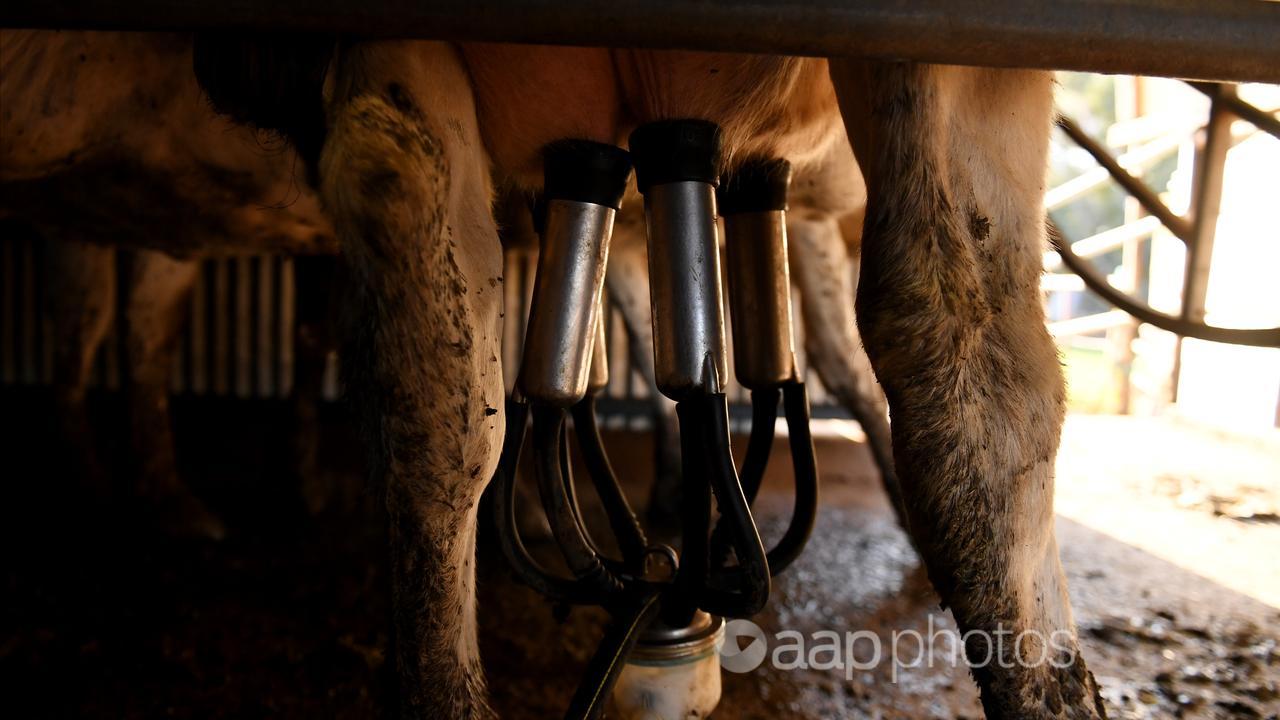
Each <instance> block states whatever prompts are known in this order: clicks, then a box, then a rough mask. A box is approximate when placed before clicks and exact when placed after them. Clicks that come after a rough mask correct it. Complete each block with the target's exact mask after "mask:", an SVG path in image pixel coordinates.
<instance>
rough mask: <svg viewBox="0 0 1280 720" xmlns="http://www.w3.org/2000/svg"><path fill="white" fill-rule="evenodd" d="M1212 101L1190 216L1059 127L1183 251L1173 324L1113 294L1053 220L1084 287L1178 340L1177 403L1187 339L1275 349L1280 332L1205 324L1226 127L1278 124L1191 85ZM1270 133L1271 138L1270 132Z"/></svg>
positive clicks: (1230, 92) (1230, 90) (1079, 134)
mask: <svg viewBox="0 0 1280 720" xmlns="http://www.w3.org/2000/svg"><path fill="white" fill-rule="evenodd" d="M1191 86H1192V87H1194V88H1195V89H1196V90H1199V91H1200V92H1202V93H1204V94H1205V95H1207V96H1208V97H1209V99H1210V106H1209V121H1208V124H1207V125H1206V126H1205V129H1204V138H1203V141H1202V142H1201V143H1199V146H1198V147H1197V149H1196V160H1195V178H1194V186H1193V189H1192V200H1191V202H1192V207H1191V209H1190V212H1189V213H1188V215H1187V217H1183V216H1179V215H1178V214H1176V213H1174V212H1173V211H1172V210H1170V209H1169V208H1168V206H1167V205H1165V204H1164V202H1163V201H1162V200H1160V198H1159V197H1158V196H1157V195H1156V193H1155V192H1154V191H1152V190H1151V188H1150V187H1148V186H1147V184H1146V183H1145V182H1143V181H1142V180H1141V179H1139V178H1136V177H1134V176H1133V175H1131V174H1129V172H1128V171H1127V170H1125V169H1124V168H1123V167H1121V166H1120V163H1119V162H1117V161H1116V159H1115V158H1114V157H1112V156H1111V153H1110V152H1109V151H1108V150H1107V149H1106V148H1105V147H1103V145H1102V144H1101V143H1099V142H1097V141H1096V140H1094V139H1093V138H1091V137H1089V135H1088V134H1087V133H1085V132H1084V130H1082V129H1081V128H1080V127H1079V126H1078V125H1076V124H1075V123H1074V122H1073V121H1071V120H1070V119H1069V118H1066V117H1061V116H1060V117H1058V119H1057V125H1058V127H1059V128H1060V129H1062V131H1063V132H1065V133H1066V134H1067V136H1068V137H1069V138H1071V140H1072V141H1074V142H1075V143H1076V144H1077V145H1079V146H1080V147H1081V148H1083V149H1084V150H1085V151H1086V152H1088V153H1089V154H1090V155H1091V156H1093V159H1094V160H1096V161H1097V162H1098V164H1099V165H1101V166H1102V167H1103V168H1105V169H1106V170H1107V172H1108V173H1109V174H1110V175H1111V177H1112V179H1114V180H1115V181H1116V182H1117V183H1118V184H1119V185H1120V186H1121V187H1123V188H1124V189H1125V190H1126V191H1127V192H1128V193H1129V194H1130V195H1132V196H1133V197H1134V199H1136V200H1137V201H1138V202H1139V203H1140V204H1141V205H1142V207H1143V208H1144V209H1145V210H1146V211H1147V212H1148V213H1150V214H1151V215H1152V216H1154V217H1156V218H1157V219H1158V220H1159V221H1160V223H1161V224H1162V225H1164V226H1165V227H1166V228H1168V229H1169V231H1170V232H1171V233H1173V234H1174V236H1175V237H1177V238H1178V239H1180V240H1182V242H1183V243H1185V244H1186V246H1187V263H1186V272H1185V274H1184V276H1183V281H1182V306H1181V309H1180V313H1179V315H1178V317H1174V316H1172V315H1166V314H1164V313H1161V312H1158V311H1156V310H1154V309H1153V308H1151V306H1149V305H1147V304H1146V303H1142V302H1139V301H1137V300H1134V299H1132V298H1130V297H1129V296H1127V295H1125V294H1124V293H1122V292H1120V291H1119V290H1116V289H1115V288H1114V287H1112V286H1111V284H1110V283H1109V282H1107V280H1106V278H1104V277H1103V276H1102V274H1101V273H1099V272H1097V271H1096V270H1094V269H1093V267H1092V266H1091V265H1089V263H1088V261H1087V260H1084V259H1083V258H1081V257H1079V256H1078V255H1077V254H1076V253H1075V251H1074V249H1073V248H1072V246H1071V243H1070V242H1068V241H1067V240H1066V238H1065V237H1063V236H1062V234H1061V232H1060V231H1059V230H1058V229H1057V227H1056V226H1055V225H1054V224H1053V223H1052V222H1051V221H1050V223H1049V227H1050V242H1051V244H1052V246H1053V249H1054V250H1056V251H1057V252H1058V254H1059V256H1061V258H1062V263H1063V265H1065V266H1066V267H1067V269H1069V270H1070V271H1071V272H1073V273H1075V274H1076V275H1078V276H1079V277H1080V279H1081V280H1083V281H1084V283H1085V285H1086V286H1087V287H1088V288H1089V289H1090V290H1092V291H1093V292H1094V293H1096V294H1097V295H1099V296H1100V297H1102V299H1104V300H1106V301H1107V302H1109V303H1111V304H1112V305H1114V306H1115V307H1117V308H1120V309H1121V310H1124V311H1125V312H1127V313H1129V314H1130V315H1132V316H1134V317H1135V318H1137V319H1138V320H1140V321H1141V322H1145V323H1149V324H1151V325H1154V326H1156V327H1158V328H1160V329H1162V330H1167V331H1169V332H1172V333H1174V334H1176V335H1177V336H1178V338H1177V347H1176V350H1175V352H1174V365H1173V373H1172V375H1173V388H1174V390H1173V400H1174V401H1176V400H1177V386H1178V377H1179V375H1180V374H1181V366H1182V340H1183V338H1186V337H1191V338H1197V339H1200V340H1212V341H1215V342H1223V343H1231V344H1236V345H1252V346H1255V347H1280V328H1270V329H1257V330H1254V329H1235V328H1219V327H1213V326H1211V325H1207V324H1205V322H1204V311H1205V308H1204V305H1205V298H1206V296H1207V294H1208V282H1209V267H1210V265H1211V263H1212V260H1213V241H1214V234H1215V230H1216V228H1217V223H1218V206H1219V205H1220V203H1221V200H1222V181H1223V174H1224V171H1225V168H1226V160H1227V151H1228V150H1229V149H1230V148H1231V144H1232V138H1231V123H1232V121H1233V120H1234V119H1235V118H1237V117H1239V118H1241V119H1244V120H1247V121H1249V122H1251V123H1253V124H1254V125H1255V126H1257V127H1258V128H1259V129H1261V130H1263V131H1265V132H1271V131H1272V130H1273V129H1274V127H1273V126H1274V125H1276V124H1277V122H1278V121H1277V120H1276V118H1275V117H1273V116H1271V115H1269V114H1268V113H1266V112H1264V111H1262V110H1259V109H1258V108H1255V107H1254V106H1252V105H1250V104H1248V103H1246V102H1244V101H1243V100H1241V99H1240V97H1239V96H1238V95H1236V92H1235V87H1234V86H1231V85H1225V84H1219V83H1191ZM1272 134H1274V133H1272Z"/></svg>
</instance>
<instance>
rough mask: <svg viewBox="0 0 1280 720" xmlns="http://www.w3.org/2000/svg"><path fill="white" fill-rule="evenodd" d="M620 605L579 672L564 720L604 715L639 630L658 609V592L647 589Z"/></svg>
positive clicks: (588, 719) (590, 719)
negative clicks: (587, 661)
mask: <svg viewBox="0 0 1280 720" xmlns="http://www.w3.org/2000/svg"><path fill="white" fill-rule="evenodd" d="M623 607H624V609H623V610H621V611H620V612H618V613H616V614H615V615H614V619H613V622H611V623H610V624H609V627H608V629H606V630H605V634H604V638H603V639H601V640H600V644H599V645H598V646H596V652H595V654H594V655H592V656H591V661H590V662H589V663H587V667H586V669H585V670H584V671H583V673H582V682H581V683H579V685H578V689H577V690H575V691H574V693H573V699H572V700H571V701H570V702H569V709H568V711H566V712H565V714H564V717H565V720H596V718H599V717H600V716H601V715H602V714H603V712H604V708H605V704H606V702H607V701H608V699H609V694H610V693H611V692H613V686H614V685H616V684H617V682H618V675H619V674H621V672H622V668H623V666H624V665H625V664H626V661H627V656H629V655H630V654H631V651H632V650H633V649H634V648H635V646H636V641H637V640H639V639H640V631H641V630H643V629H644V628H645V626H647V625H648V624H649V621H650V620H651V619H652V618H653V616H654V615H655V614H656V613H657V611H658V607H659V605H658V594H657V593H656V592H646V593H645V594H644V595H641V596H640V597H639V598H638V599H637V600H634V601H631V602H627V603H625V604H624V606H623Z"/></svg>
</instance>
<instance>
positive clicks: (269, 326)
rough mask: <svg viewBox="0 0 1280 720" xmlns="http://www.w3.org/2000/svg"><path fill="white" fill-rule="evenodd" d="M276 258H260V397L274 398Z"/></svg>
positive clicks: (267, 256) (268, 256)
mask: <svg viewBox="0 0 1280 720" xmlns="http://www.w3.org/2000/svg"><path fill="white" fill-rule="evenodd" d="M274 268H275V257H274V256H271V255H262V256H260V257H259V258H258V312H257V313H256V315H257V318H258V347H257V356H258V397H272V396H274V395H275V394H276V383H275V372H274V371H273V368H274V366H275V342H274V340H275V337H274V333H273V332H272V330H273V329H274V325H275V323H274V322H273V321H274V319H275V314H276V313H275V308H276V304H275V303H274V302H273V300H274V297H275V283H274V282H272V280H273V272H272V271H273V269H274Z"/></svg>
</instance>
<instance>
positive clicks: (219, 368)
mask: <svg viewBox="0 0 1280 720" xmlns="http://www.w3.org/2000/svg"><path fill="white" fill-rule="evenodd" d="M232 262H234V260H233V259H232V258H220V259H218V260H214V261H213V383H212V386H213V392H214V394H215V395H226V394H227V388H228V387H229V383H228V377H227V376H228V375H229V373H230V362H229V360H230V355H231V322H230V318H229V314H230V312H231V309H230V302H229V300H230V297H231V290H230V285H231V263H232Z"/></svg>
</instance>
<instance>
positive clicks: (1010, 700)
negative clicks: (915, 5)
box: [832, 63, 1104, 718]
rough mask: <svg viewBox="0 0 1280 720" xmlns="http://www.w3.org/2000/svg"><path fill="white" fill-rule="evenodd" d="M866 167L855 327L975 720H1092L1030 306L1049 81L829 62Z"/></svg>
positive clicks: (1046, 352) (1053, 413)
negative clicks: (1057, 518) (889, 418)
mask: <svg viewBox="0 0 1280 720" xmlns="http://www.w3.org/2000/svg"><path fill="white" fill-rule="evenodd" d="M832 76H833V80H834V81H835V84H836V88H837V94H838V95H839V98H840V103H841V109H842V112H843V114H844V118H845V123H846V126H847V127H848V129H849V134H850V138H851V139H852V140H853V141H854V146H855V149H856V151H857V153H858V159H859V163H860V164H861V165H862V166H863V168H864V169H866V170H867V171H868V172H867V180H868V190H869V203H868V207H867V220H866V230H865V233H864V237H863V257H862V277H861V281H860V284H859V287H858V301H857V305H858V324H859V328H860V330H861V331H862V335H863V341H864V344H865V346H866V349H867V351H868V354H869V356H870V358H871V361H872V364H873V367H874V368H875V371H876V374H877V376H878V377H879V379H880V382H881V384H882V386H883V387H884V389H885V392H886V395H887V397H888V399H889V405H890V409H891V412H892V415H893V446H894V456H895V460H896V466H897V469H898V473H899V477H900V480H901V483H902V490H903V495H904V500H905V505H906V509H907V514H908V519H909V523H910V526H911V531H912V534H913V536H914V538H915V540H916V543H917V546H918V547H919V548H920V550H921V553H922V554H923V556H924V560H925V563H926V566H927V568H928V571H929V576H930V578H931V580H932V581H933V584H934V586H935V587H936V588H937V590H938V592H939V594H940V595H941V597H942V600H943V602H944V604H946V605H948V606H949V607H950V608H951V610H952V612H953V613H954V615H955V618H956V621H957V623H958V624H959V626H960V629H961V630H962V631H965V633H966V635H965V650H966V654H967V655H968V659H969V663H970V667H971V668H972V672H973V675H974V677H975V679H976V680H977V682H978V685H979V688H980V690H981V692H982V702H983V706H984V707H985V709H986V712H987V716H988V717H991V718H1014V717H1016V718H1097V717H1101V716H1103V715H1104V709H1103V706H1102V702H1101V700H1100V699H1099V697H1098V694H1097V686H1096V684H1095V682H1094V680H1093V677H1092V676H1091V675H1090V674H1089V672H1088V671H1087V670H1086V668H1085V663H1084V660H1083V658H1081V657H1080V655H1079V646H1078V643H1077V639H1076V635H1075V630H1074V625H1073V622H1072V617H1071V609H1070V606H1069V604H1068V599H1067V589H1066V581H1065V578H1064V577H1063V572H1062V568H1061V566H1060V564H1059V561H1058V550H1057V543H1056V540H1055V538H1054V531H1053V467H1054V456H1055V454H1056V452H1057V447H1058V439H1059V433H1060V429H1061V425H1062V419H1063V405H1064V390H1063V379H1062V372H1061V369H1060V367H1059V365H1058V357H1057V353H1056V350H1055V347H1054V345H1053V342H1052V341H1051V339H1050V337H1049V335H1048V333H1047V332H1046V330H1045V327H1044V316H1043V311H1042V308H1041V305H1040V297H1039V276H1040V272H1041V260H1040V257H1041V252H1042V250H1043V244H1044V210H1043V204H1042V195H1043V178H1044V168H1045V159H1046V158H1045V156H1046V149H1047V145H1048V132H1049V126H1050V113H1051V106H1052V93H1051V84H1052V78H1051V76H1050V75H1049V74H1048V73H1044V72H1029V71H1009V70H980V69H972V68H950V67H934V66H924V65H913V64H874V65H861V64H856V63H835V64H833V70H832Z"/></svg>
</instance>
